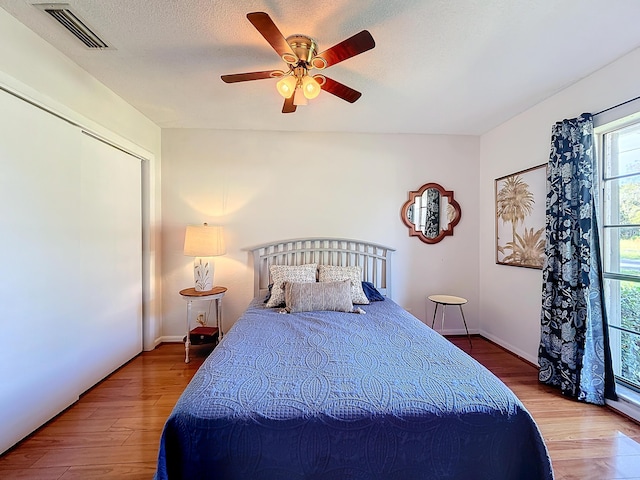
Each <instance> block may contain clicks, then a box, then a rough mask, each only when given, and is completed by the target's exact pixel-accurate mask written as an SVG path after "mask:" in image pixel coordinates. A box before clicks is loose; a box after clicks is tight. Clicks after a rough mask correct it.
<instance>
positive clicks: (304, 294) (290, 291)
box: [284, 280, 353, 313]
mask: <svg viewBox="0 0 640 480" xmlns="http://www.w3.org/2000/svg"><path fill="white" fill-rule="evenodd" d="M284 299H285V304H286V310H287V312H289V313H296V312H313V311H319V310H325V311H335V312H353V303H351V282H350V281H349V280H343V281H341V282H325V283H293V282H285V284H284Z"/></svg>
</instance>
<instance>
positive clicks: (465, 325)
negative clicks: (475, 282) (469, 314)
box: [458, 305, 473, 348]
mask: <svg viewBox="0 0 640 480" xmlns="http://www.w3.org/2000/svg"><path fill="white" fill-rule="evenodd" d="M458 306H459V307H460V313H461V314H462V321H463V322H464V329H465V330H466V331H467V338H468V339H469V345H471V348H473V343H471V335H469V329H468V328H467V321H466V320H465V319H464V311H463V310H462V305H458Z"/></svg>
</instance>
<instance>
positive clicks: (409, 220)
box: [400, 183, 462, 243]
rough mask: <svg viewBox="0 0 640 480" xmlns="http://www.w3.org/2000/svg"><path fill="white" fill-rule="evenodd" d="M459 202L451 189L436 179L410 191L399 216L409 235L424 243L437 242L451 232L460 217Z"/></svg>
mask: <svg viewBox="0 0 640 480" xmlns="http://www.w3.org/2000/svg"><path fill="white" fill-rule="evenodd" d="M461 215H462V212H461V210H460V205H459V204H458V202H456V201H455V200H454V198H453V192H452V191H451V190H445V189H444V188H442V187H441V186H440V185H438V184H437V183H426V184H424V185H423V186H422V187H420V189H419V190H417V191H415V192H409V200H407V201H406V203H405V204H404V205H403V206H402V210H401V211H400V217H401V218H402V221H403V222H404V224H405V225H406V226H407V227H409V235H410V236H412V237H414V236H415V237H418V238H419V239H420V240H422V241H423V242H425V243H438V242H439V241H440V240H442V239H443V238H444V237H446V236H448V235H453V227H455V226H456V225H457V224H458V222H459V221H460V217H461Z"/></svg>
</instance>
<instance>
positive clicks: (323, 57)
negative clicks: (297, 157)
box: [221, 12, 376, 113]
mask: <svg viewBox="0 0 640 480" xmlns="http://www.w3.org/2000/svg"><path fill="white" fill-rule="evenodd" d="M247 18H248V19H249V21H250V22H251V23H252V24H253V26H254V27H256V29H257V30H258V32H260V34H261V35H262V36H263V37H264V38H265V40H266V41H267V42H268V43H269V45H271V47H272V48H273V49H274V50H275V51H276V53H277V54H278V55H280V58H282V60H284V61H285V63H286V64H287V67H288V68H287V70H286V71H282V70H265V71H261V72H248V73H235V74H231V75H222V77H221V78H222V81H224V82H225V83H236V82H247V81H250V80H261V79H265V78H280V80H279V81H278V83H277V85H276V87H277V89H278V92H279V93H280V95H282V96H283V97H284V106H283V107H282V113H293V112H295V111H296V107H297V106H298V105H306V104H307V100H310V99H313V98H315V97H317V96H318V94H319V93H320V90H324V91H326V92H329V93H331V94H333V95H335V96H336V97H339V98H341V99H343V100H346V101H347V102H349V103H353V102H355V101H356V100H358V99H359V98H360V97H361V96H362V94H361V93H360V92H358V91H357V90H354V89H353V88H350V87H347V86H346V85H343V84H342V83H340V82H337V81H335V80H332V79H331V78H329V77H327V76H326V75H323V74H316V75H310V74H309V71H310V70H312V69H314V68H315V69H317V70H323V69H325V68H328V67H330V66H332V65H335V64H336V63H340V62H342V61H343V60H347V59H348V58H351V57H355V56H356V55H359V54H361V53H363V52H366V51H367V50H371V49H372V48H373V47H375V46H376V43H375V42H374V40H373V37H372V36H371V34H370V33H369V32H368V31H367V30H362V31H361V32H360V33H356V34H355V35H353V36H352V37H349V38H347V39H346V40H343V41H342V42H340V43H338V44H336V45H334V46H333V47H331V48H329V49H327V50H324V51H322V52H320V53H317V49H318V45H317V43H316V42H315V40H314V39H312V38H311V37H309V36H307V35H301V34H296V35H290V36H288V37H287V38H285V37H284V36H283V35H282V33H281V32H280V30H279V29H278V27H277V26H276V24H275V23H273V20H271V17H269V15H268V14H266V13H264V12H252V13H248V14H247Z"/></svg>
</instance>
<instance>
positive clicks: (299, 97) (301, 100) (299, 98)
mask: <svg viewBox="0 0 640 480" xmlns="http://www.w3.org/2000/svg"><path fill="white" fill-rule="evenodd" d="M307 103H309V102H308V101H307V97H306V96H305V94H304V92H303V90H302V88H301V87H298V88H296V93H295V94H294V95H293V104H294V105H307Z"/></svg>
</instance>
